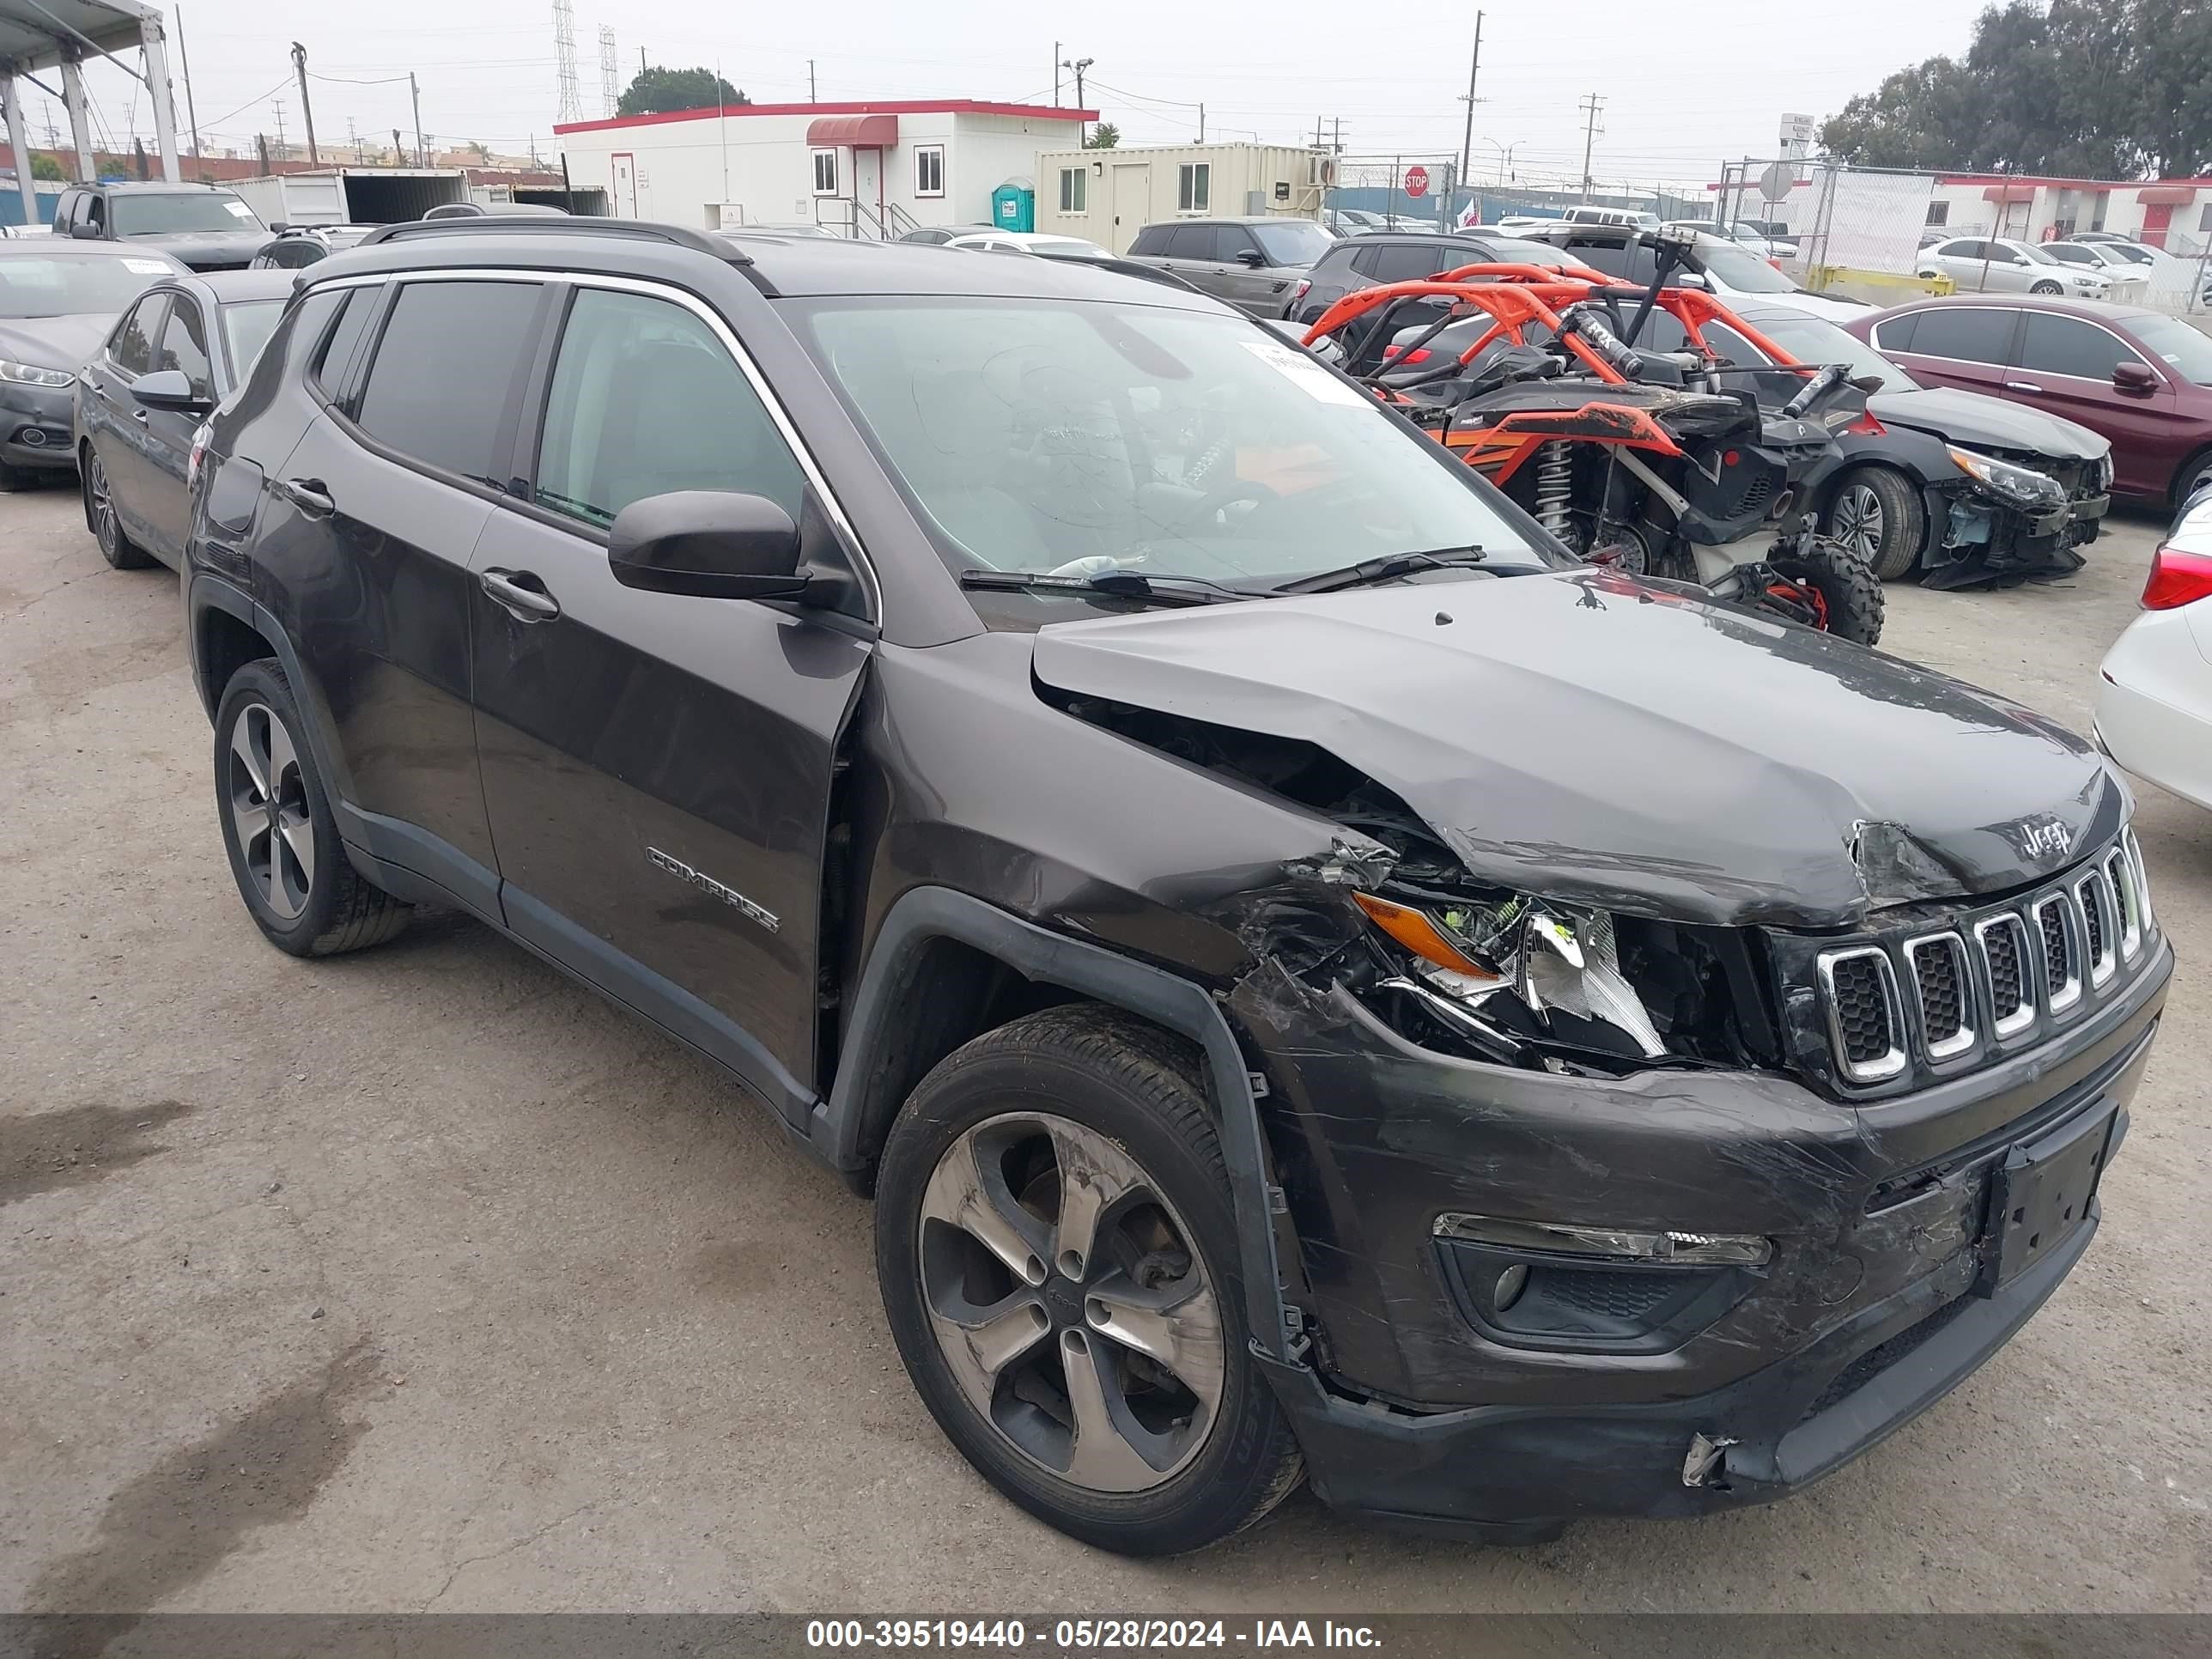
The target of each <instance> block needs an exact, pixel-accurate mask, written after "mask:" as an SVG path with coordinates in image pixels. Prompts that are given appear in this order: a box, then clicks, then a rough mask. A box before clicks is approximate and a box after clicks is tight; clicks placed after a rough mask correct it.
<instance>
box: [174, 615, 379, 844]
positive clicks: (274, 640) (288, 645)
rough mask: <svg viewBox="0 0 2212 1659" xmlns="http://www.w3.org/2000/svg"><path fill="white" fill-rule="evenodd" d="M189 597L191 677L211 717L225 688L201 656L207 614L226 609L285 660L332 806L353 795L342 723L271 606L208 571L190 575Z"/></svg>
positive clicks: (287, 676)
mask: <svg viewBox="0 0 2212 1659" xmlns="http://www.w3.org/2000/svg"><path fill="white" fill-rule="evenodd" d="M186 594H187V597H186V599H185V616H186V619H187V623H188V626H187V627H186V629H185V638H186V640H187V641H188V646H187V648H188V649H189V650H190V652H191V666H192V681H193V684H194V685H195V686H196V687H197V690H198V691H199V694H200V702H201V705H202V706H203V707H204V708H205V709H206V710H207V717H208V719H209V720H210V721H212V720H214V719H215V717H216V711H217V710H218V709H219V708H221V707H222V690H223V688H222V686H221V685H219V684H216V681H215V676H214V674H213V672H212V671H211V670H210V665H208V664H206V663H204V662H203V661H202V660H201V651H202V641H203V639H204V629H205V626H206V623H207V617H208V613H209V612H210V611H219V612H221V613H222V614H223V615H225V616H228V617H234V618H235V619H236V620H237V621H239V622H242V623H245V624H246V626H247V627H248V628H250V629H252V630H253V631H254V632H255V633H257V634H258V635H260V636H261V637H262V638H263V639H264V640H265V641H268V642H269V651H270V655H271V656H273V657H275V658H276V660H277V661H278V662H279V663H280V664H282V665H283V670H284V678H285V679H286V681H288V682H289V684H290V685H291V687H292V696H293V698H294V700H295V702H297V703H298V705H299V709H300V714H301V720H302V722H303V723H304V724H305V726H307V730H306V732H304V733H303V734H302V735H303V736H304V737H305V738H307V746H308V748H309V749H310V750H312V751H313V755H314V760H315V770H316V772H317V773H318V774H319V775H321V777H322V779H323V784H324V787H325V789H326V790H327V791H328V792H329V793H330V796H331V805H333V806H334V807H335V806H337V804H338V803H339V802H341V801H345V800H350V799H352V798H353V775H352V774H351V773H350V772H349V771H348V770H347V769H346V767H345V763H344V750H343V747H342V746H341V745H340V744H339V743H338V740H337V720H336V719H335V718H333V716H332V715H331V708H330V704H329V703H328V702H326V701H325V699H324V696H323V689H322V686H321V685H320V684H319V683H318V682H317V680H316V679H315V677H314V676H313V675H312V674H310V673H309V672H308V671H307V665H305V664H304V663H302V662H301V660H300V653H298V652H297V651H296V650H295V649H294V648H293V645H292V641H291V638H290V636H289V635H287V634H286V633H285V631H284V628H283V624H282V623H279V622H278V621H277V620H276V617H275V615H274V614H272V613H271V612H270V610H269V608H268V607H267V606H266V605H262V604H261V603H259V602H258V600H256V599H254V598H253V597H252V595H251V594H249V593H247V592H244V591H243V590H242V589H240V588H238V587H235V586H233V585H232V584H231V583H229V582H228V581H225V580H222V578H221V577H218V576H214V575H210V574H208V573H207V572H205V571H194V572H192V573H191V574H190V575H189V576H188V578H187V587H186Z"/></svg>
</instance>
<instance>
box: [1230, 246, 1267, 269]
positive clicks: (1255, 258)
mask: <svg viewBox="0 0 2212 1659" xmlns="http://www.w3.org/2000/svg"><path fill="white" fill-rule="evenodd" d="M1237 264H1240V265H1250V266H1251V267H1253V268H1254V269H1255V270H1257V269H1258V268H1259V267H1260V266H1261V265H1264V264H1267V255H1266V254H1264V253H1262V252H1260V250H1259V249H1258V248H1256V247H1248V248H1245V249H1244V250H1243V251H1242V252H1239V253H1238V254H1237Z"/></svg>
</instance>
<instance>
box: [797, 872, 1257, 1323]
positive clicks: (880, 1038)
mask: <svg viewBox="0 0 2212 1659" xmlns="http://www.w3.org/2000/svg"><path fill="white" fill-rule="evenodd" d="M937 938H947V939H957V940H959V941H960V942H961V943H962V944H964V945H972V946H973V947H974V948H975V949H976V950H978V951H982V952H983V953H984V954H986V955H987V956H990V957H996V958H997V959H998V960H999V961H1000V962H1002V963H1006V966H1008V967H1009V968H1012V969H1014V970H1015V971H1016V972H1017V973H1019V974H1021V975H1023V976H1024V977H1025V978H1028V979H1030V980H1036V981H1042V982H1044V983H1046V984H1050V985H1058V986H1062V987H1066V989H1068V990H1071V991H1079V992H1081V993H1083V994H1085V995H1086V996H1090V997H1094V998H1096V999H1097V1000H1099V1001H1101V1002H1106V1003H1111V1004H1113V1005H1114V1006H1116V1007H1120V1008H1126V1009H1127V1010H1128V1011H1129V1012H1131V1013H1133V1014H1140V1015H1142V1016H1143V1017H1144V1018H1146V1019H1150V1020H1152V1021H1154V1022H1156V1023H1157V1024H1161V1025H1164V1026H1165V1027H1167V1028H1168V1029H1169V1030H1172V1031H1176V1032H1179V1033H1181V1034H1182V1036H1187V1037H1188V1038H1189V1039H1190V1040H1191V1041H1192V1042H1195V1043H1197V1044H1198V1045H1199V1047H1200V1050H1201V1051H1202V1052H1203V1053H1204V1054H1205V1055H1206V1084H1207V1088H1208V1091H1209V1092H1210V1093H1211V1094H1212V1097H1213V1105H1214V1110H1215V1112H1216V1114H1217V1116H1218V1129H1219V1133H1220V1135H1221V1156H1222V1161H1223V1163H1224V1164H1226V1165H1227V1166H1228V1170H1229V1185H1230V1200H1231V1206H1232V1207H1233V1210H1234V1212H1235V1215H1236V1219H1237V1256H1238V1263H1239V1267H1240V1268H1241V1270H1242V1272H1243V1279H1244V1300H1245V1313H1246V1316H1247V1318H1248V1319H1249V1322H1250V1324H1251V1328H1252V1334H1253V1338H1254V1340H1255V1343H1256V1344H1257V1346H1260V1347H1261V1349H1262V1350H1263V1351H1264V1352H1266V1353H1267V1354H1268V1355H1270V1356H1272V1357H1273V1358H1276V1359H1279V1360H1281V1361H1284V1362H1285V1363H1292V1362H1293V1361H1294V1356H1293V1355H1292V1354H1291V1349H1290V1344H1289V1340H1288V1328H1287V1327H1286V1324H1285V1315H1286V1310H1285V1304H1284V1301H1283V1297H1282V1294H1281V1278H1280V1269H1279V1262H1278V1260H1277V1256H1276V1250H1275V1234H1274V1229H1273V1224H1272V1221H1271V1218H1270V1197H1271V1190H1272V1189H1271V1185H1270V1183H1269V1182H1268V1180H1267V1162H1266V1157H1265V1151H1264V1143H1263V1142H1262V1140H1261V1133H1260V1108H1259V1103H1258V1101H1257V1100H1256V1099H1255V1097H1254V1095H1253V1092H1252V1080H1251V1076H1250V1073H1249V1072H1248V1070H1247V1069H1246V1067H1245V1064H1244V1056H1243V1050H1242V1049H1240V1048H1238V1047H1237V1039H1236V1037H1235V1036H1234V1035H1233V1034H1232V1033H1231V1031H1230V1029H1229V1024H1228V1022H1227V1021H1226V1020H1225V1019H1224V1018H1222V1017H1221V1011H1220V1010H1219V1009H1218V1008H1217V1007H1215V1006H1214V1004H1213V1000H1212V998H1211V997H1209V996H1208V995H1207V994H1206V993H1205V991H1203V990H1201V989H1200V987H1198V986H1196V985H1194V984H1192V983H1191V982H1190V981H1188V980H1186V979H1178V978H1177V977H1176V975H1173V974H1170V973H1169V972H1167V971H1166V970H1165V969H1159V968H1154V967H1152V966H1149V965H1148V964H1146V963H1141V962H1136V961H1133V960H1131V959H1130V958H1129V957H1123V956H1118V955H1116V954H1115V952H1113V951H1109V950H1105V949H1103V947H1101V946H1099V945H1091V944H1088V943H1086V942H1085V941H1083V940H1080V939H1066V938H1063V937H1062V936H1060V934H1058V933H1050V932H1048V931H1047V930H1046V929H1044V928H1042V927H1038V926H1036V924H1035V923H1034V922H1029V921H1023V920H1022V919H1021V918H1020V917H1018V916H1014V915H1008V914H1007V913H1006V911H1004V910H1001V909H1000V908H997V907H996V906H994V905H991V904H987V903H985V902H983V901H982V900H981V899H979V898H975V897H973V896H970V895H969V894H966V893H961V892H956V891H954V890H951V888H945V887H918V888H915V889H914V890H912V891H910V892H908V893H906V894H904V895H903V896H901V897H900V898H899V900H898V901H897V902H896V903H895V904H893V905H892V906H891V908H890V914H889V915H886V916H884V921H883V925H882V927H881V928H880V929H878V933H877V935H876V941H875V947H874V949H873V950H872V951H870V953H869V956H868V965H867V967H866V969H865V970H864V971H863V972H862V974H861V976H860V994H859V995H858V996H857V997H855V998H854V1004H853V1022H852V1025H851V1028H850V1030H849V1033H848V1036H847V1038H846V1042H845V1050H844V1053H843V1054H842V1056H841V1058H840V1060H839V1062H838V1066H837V1080H836V1085H835V1086H834V1087H833V1088H832V1089H831V1091H830V1096H829V1099H828V1100H827V1101H825V1102H823V1103H821V1104H819V1105H817V1107H816V1108H815V1109H814V1115H813V1121H812V1123H811V1127H810V1132H809V1134H810V1139H811V1145H812V1146H813V1149H814V1150H815V1152H817V1153H818V1154H820V1155H821V1156H822V1157H823V1158H825V1159H826V1160H827V1161H828V1162H829V1164H832V1165H833V1166H835V1167H836V1168H837V1169H839V1170H846V1171H848V1172H849V1171H852V1170H858V1169H860V1168H861V1167H863V1165H864V1164H865V1162H866V1158H865V1155H864V1154H863V1152H861V1147H862V1145H863V1143H864V1139H865V1137H866V1132H867V1131H868V1130H869V1128H870V1127H871V1126H870V1125H869V1124H868V1123H867V1122H866V1114H867V1111H868V1102H867V1099H866V1079H868V1078H869V1077H870V1076H871V1075H872V1073H873V1072H874V1071H875V1070H876V1068H877V1066H878V1064H879V1062H880V1060H882V1058H883V1056H884V1052H885V1049H886V1046H887V1045H888V1044H889V1043H890V1042H892V1041H893V1040H894V1038H893V1035H892V1023H893V1016H894V1011H895V1010H896V1006H897V1005H898V1003H899V1001H900V1000H902V990H903V988H904V981H905V980H906V979H907V977H908V974H909V972H910V964H911V963H913V962H914V961H915V959H916V957H917V953H918V952H919V951H921V947H922V946H924V945H926V944H927V942H928V941H929V940H930V939H937Z"/></svg>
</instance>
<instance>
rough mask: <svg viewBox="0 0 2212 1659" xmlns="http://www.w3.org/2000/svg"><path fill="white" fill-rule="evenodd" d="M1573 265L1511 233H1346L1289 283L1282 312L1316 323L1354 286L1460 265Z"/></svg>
mask: <svg viewBox="0 0 2212 1659" xmlns="http://www.w3.org/2000/svg"><path fill="white" fill-rule="evenodd" d="M1576 263H1577V260H1576V258H1575V256H1574V255H1572V254H1571V253H1568V252H1565V251H1564V250H1562V249H1559V248H1556V247H1553V246H1550V245H1549V244H1548V243H1544V242H1532V241H1523V240H1520V239H1518V238H1516V237H1511V236H1477V235H1470V234H1466V233H1464V232H1462V233H1461V234H1456V235H1451V236H1440V235H1437V234H1435V233H1434V232H1429V233H1426V234H1422V233H1418V232H1407V231H1369V232H1365V233H1364V234H1360V235H1358V236H1347V237H1345V238H1344V239H1343V240H1340V241H1339V242H1337V243H1336V244H1335V245H1334V246H1332V247H1331V248H1330V249H1329V250H1328V252H1326V253H1324V254H1322V257H1321V258H1319V259H1318V260H1316V261H1315V263H1314V266H1313V269H1312V270H1310V271H1308V272H1307V273H1306V274H1305V275H1304V276H1302V277H1300V278H1299V279H1298V280H1297V283H1294V284H1292V286H1291V297H1290V300H1289V301H1288V302H1287V303H1286V304H1285V306H1284V307H1283V311H1282V314H1283V315H1284V316H1285V317H1288V318H1291V319H1293V320H1295V321H1297V322H1301V323H1313V322H1318V321H1319V320H1320V319H1321V314H1322V313H1323V312H1324V311H1327V310H1328V308H1329V307H1331V306H1333V305H1334V304H1335V303H1336V302H1337V301H1339V300H1341V299H1342V298H1343V297H1344V296H1345V295H1347V294H1351V293H1353V292H1355V291H1356V290H1358V289H1363V288H1373V287H1375V286H1376V284H1377V283H1418V282H1421V281H1424V280H1425V279H1426V278H1428V277H1431V276H1436V275H1437V274H1438V273H1439V272H1441V271H1446V270H1458V269H1459V267H1461V266H1462V265H1474V264H1529V265H1541V266H1544V267H1546V268H1547V269H1553V270H1556V269H1559V268H1560V267H1562V266H1566V265H1571V264H1576Z"/></svg>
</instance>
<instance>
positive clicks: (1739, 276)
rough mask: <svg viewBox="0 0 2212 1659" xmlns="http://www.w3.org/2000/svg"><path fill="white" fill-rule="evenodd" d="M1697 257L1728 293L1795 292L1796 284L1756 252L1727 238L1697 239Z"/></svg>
mask: <svg viewBox="0 0 2212 1659" xmlns="http://www.w3.org/2000/svg"><path fill="white" fill-rule="evenodd" d="M1698 259H1699V263H1700V264H1703V265H1704V266H1705V270H1706V272H1707V274H1709V275H1710V276H1713V277H1714V278H1715V279H1716V280H1717V281H1718V282H1719V283H1720V284H1721V286H1722V287H1723V288H1725V289H1728V290H1729V292H1730V293H1731V294H1795V293H1796V291H1797V284H1796V283H1793V282H1791V281H1790V279H1789V278H1788V277H1787V276H1784V275H1783V274H1782V273H1781V272H1780V271H1778V270H1776V269H1775V268H1774V267H1773V266H1772V265H1770V264H1767V263H1766V261H1765V260H1764V259H1762V258H1759V256H1758V255H1757V254H1756V253H1747V252H1745V251H1744V250H1743V249H1741V248H1740V247H1735V246H1731V245H1730V244H1729V243H1726V242H1700V243H1699V244H1698Z"/></svg>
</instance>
